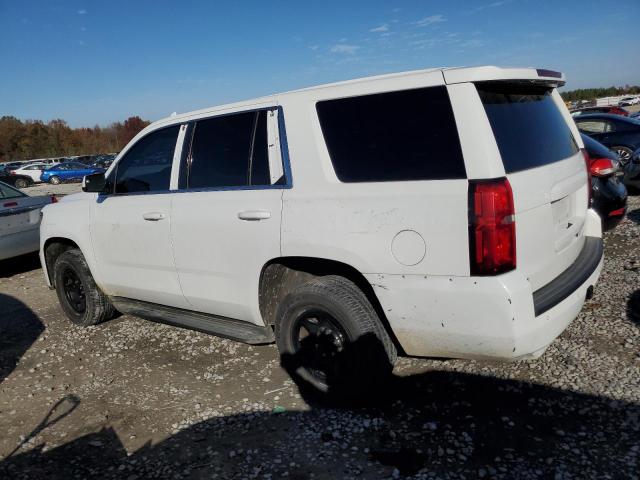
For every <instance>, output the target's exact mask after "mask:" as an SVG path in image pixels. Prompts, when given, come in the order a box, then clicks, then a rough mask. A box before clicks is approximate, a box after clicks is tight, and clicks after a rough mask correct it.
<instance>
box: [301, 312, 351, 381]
mask: <svg viewBox="0 0 640 480" xmlns="http://www.w3.org/2000/svg"><path fill="white" fill-rule="evenodd" d="M292 341H293V347H294V349H295V356H296V358H297V362H296V363H297V364H298V365H300V367H301V368H303V369H304V370H305V371H306V372H307V373H308V374H309V375H311V376H312V377H313V378H314V379H315V380H317V381H319V382H320V383H322V384H327V382H328V380H331V378H339V377H340V370H341V367H340V363H341V362H340V359H339V356H340V354H341V353H342V352H343V350H344V348H345V346H346V344H347V341H348V337H347V333H346V332H345V330H344V328H343V327H342V325H340V322H338V320H336V319H335V318H334V317H333V316H332V315H331V314H329V313H328V312H324V311H322V310H311V311H306V312H304V313H303V314H302V315H300V316H299V317H298V318H297V319H296V321H295V322H294V325H293V329H292Z"/></svg>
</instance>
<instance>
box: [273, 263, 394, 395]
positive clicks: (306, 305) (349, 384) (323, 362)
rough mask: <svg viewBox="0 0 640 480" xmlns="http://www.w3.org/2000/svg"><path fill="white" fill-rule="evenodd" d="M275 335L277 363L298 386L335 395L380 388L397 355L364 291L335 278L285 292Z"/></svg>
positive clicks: (324, 279)
mask: <svg viewBox="0 0 640 480" xmlns="http://www.w3.org/2000/svg"><path fill="white" fill-rule="evenodd" d="M314 317H317V318H315V322H313V321H314ZM310 322H311V323H310ZM314 325H315V326H314ZM309 327H311V328H309ZM323 327H324V331H323V330H322V329H323ZM314 329H315V330H316V331H315V333H314V332H313V331H312V330H314ZM303 331H306V336H304V338H301V336H302V335H304V332H303ZM327 332H329V333H327ZM275 335H276V343H277V345H278V350H279V351H280V355H281V358H282V365H283V367H284V368H285V369H286V370H287V371H288V372H289V374H290V375H291V376H292V377H293V379H294V380H296V381H297V382H298V384H299V386H301V387H303V388H304V387H312V390H313V391H315V392H317V393H321V394H329V395H334V396H336V397H353V396H354V395H362V394H363V393H364V392H366V391H370V390H371V389H373V388H375V387H378V386H381V385H382V384H384V382H385V381H386V380H388V378H389V377H390V375H391V371H392V370H393V364H394V362H395V360H396V356H397V352H396V348H395V346H394V344H393V342H392V340H391V338H390V337H389V335H388V333H387V331H386V330H385V328H384V326H383V325H382V323H381V322H380V319H379V318H378V315H377V313H376V311H375V309H374V308H373V306H372V305H371V303H370V302H369V300H368V299H367V297H366V296H365V295H364V293H363V292H362V291H361V290H360V289H359V288H358V287H357V286H356V285H355V284H354V283H353V282H351V281H349V280H347V279H346V278H344V277H340V276H336V275H328V276H325V277H319V278H316V279H313V280H311V281H309V282H306V283H304V284H302V285H299V286H298V287H296V288H295V289H294V290H293V291H291V292H290V293H289V294H288V295H287V296H286V297H285V298H284V299H283V301H282V302H281V303H280V305H279V306H278V311H277V314H276V323H275ZM324 351H326V352H327V354H323V353H322V352H324ZM322 367H325V368H324V371H322ZM299 380H302V382H299Z"/></svg>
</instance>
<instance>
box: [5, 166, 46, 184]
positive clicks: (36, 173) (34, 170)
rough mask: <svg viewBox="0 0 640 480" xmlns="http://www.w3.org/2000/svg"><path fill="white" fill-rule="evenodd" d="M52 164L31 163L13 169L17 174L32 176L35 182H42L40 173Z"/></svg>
mask: <svg viewBox="0 0 640 480" xmlns="http://www.w3.org/2000/svg"><path fill="white" fill-rule="evenodd" d="M51 166H52V165H51V164H46V163H31V164H29V165H25V166H23V167H20V168H16V169H15V170H12V173H15V174H16V175H26V176H28V177H31V180H33V183H40V182H41V180H40V175H41V174H42V170H45V169H47V168H49V167H51Z"/></svg>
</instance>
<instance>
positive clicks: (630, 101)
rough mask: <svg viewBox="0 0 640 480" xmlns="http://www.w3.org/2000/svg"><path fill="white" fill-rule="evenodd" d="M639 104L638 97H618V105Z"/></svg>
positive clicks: (639, 98)
mask: <svg viewBox="0 0 640 480" xmlns="http://www.w3.org/2000/svg"><path fill="white" fill-rule="evenodd" d="M639 104H640V97H625V98H622V99H620V101H619V102H618V105H620V106H621V107H627V106H628V107H630V106H632V105H639Z"/></svg>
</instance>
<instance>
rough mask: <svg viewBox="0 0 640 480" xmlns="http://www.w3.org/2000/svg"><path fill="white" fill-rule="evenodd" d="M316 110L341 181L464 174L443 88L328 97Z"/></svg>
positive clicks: (452, 177)
mask: <svg viewBox="0 0 640 480" xmlns="http://www.w3.org/2000/svg"><path fill="white" fill-rule="evenodd" d="M316 109H317V112H318V117H319V119H320V126H321V127H322V133H323V135H324V139H325V142H326V145H327V149H328V150H329V155H330V157H331V162H332V163H333V168H334V170H335V172H336V175H337V177H338V178H339V179H340V181H342V182H389V181H403V180H436V179H454V178H466V172H465V168H464V161H463V158H462V151H461V149H460V140H459V139H458V130H457V128H456V123H455V119H454V117H453V111H452V109H451V103H450V101H449V95H448V94H447V90H446V88H445V87H432V88H423V89H417V90H405V91H400V92H392V93H382V94H376V95H364V96H360V97H352V98H344V99H338V100H326V101H322V102H318V104H317V105H316Z"/></svg>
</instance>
